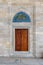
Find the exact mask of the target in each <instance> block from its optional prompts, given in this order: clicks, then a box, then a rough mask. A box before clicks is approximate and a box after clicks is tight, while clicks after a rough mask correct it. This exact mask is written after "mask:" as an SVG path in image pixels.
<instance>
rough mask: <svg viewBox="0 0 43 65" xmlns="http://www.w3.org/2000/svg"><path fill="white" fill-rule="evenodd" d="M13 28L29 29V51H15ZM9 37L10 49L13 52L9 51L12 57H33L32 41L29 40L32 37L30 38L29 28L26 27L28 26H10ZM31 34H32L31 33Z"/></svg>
mask: <svg viewBox="0 0 43 65" xmlns="http://www.w3.org/2000/svg"><path fill="white" fill-rule="evenodd" d="M15 29H29V31H30V32H29V34H30V36H28V37H30V40H29V44H30V47H29V48H30V50H29V51H26V52H24V51H22V52H18V51H15V50H14V49H15V47H14V41H15V39H14V34H15V32H14V31H15ZM11 31H12V32H11V39H12V51H13V53H11V55H13V56H14V57H34V55H33V42H31V40H32V38H31V29H30V28H29V27H28V26H25V27H24V26H21V27H20V26H18V27H17V26H12V29H11ZM32 36H33V35H32Z"/></svg>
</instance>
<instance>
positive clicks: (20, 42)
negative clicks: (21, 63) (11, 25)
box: [15, 29, 28, 51]
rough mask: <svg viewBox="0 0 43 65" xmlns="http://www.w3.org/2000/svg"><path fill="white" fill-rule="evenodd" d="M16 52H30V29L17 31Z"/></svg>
mask: <svg viewBox="0 0 43 65" xmlns="http://www.w3.org/2000/svg"><path fill="white" fill-rule="evenodd" d="M15 51H28V29H15Z"/></svg>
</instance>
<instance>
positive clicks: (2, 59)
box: [0, 57, 43, 65]
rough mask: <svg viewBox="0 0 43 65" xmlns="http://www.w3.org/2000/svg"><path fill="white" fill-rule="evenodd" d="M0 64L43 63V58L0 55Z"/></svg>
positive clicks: (27, 64) (35, 64)
mask: <svg viewBox="0 0 43 65" xmlns="http://www.w3.org/2000/svg"><path fill="white" fill-rule="evenodd" d="M0 65H43V59H38V58H37V59H35V58H15V57H0Z"/></svg>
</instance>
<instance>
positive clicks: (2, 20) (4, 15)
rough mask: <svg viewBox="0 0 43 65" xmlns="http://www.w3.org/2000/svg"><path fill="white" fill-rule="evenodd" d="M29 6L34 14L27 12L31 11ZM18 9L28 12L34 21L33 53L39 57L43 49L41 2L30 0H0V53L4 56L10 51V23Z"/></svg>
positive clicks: (42, 3) (42, 5)
mask: <svg viewBox="0 0 43 65" xmlns="http://www.w3.org/2000/svg"><path fill="white" fill-rule="evenodd" d="M17 8H18V9H19V10H18V9H17ZM29 8H30V9H29ZM31 8H32V9H33V10H34V12H33V11H32V12H33V13H34V14H33V13H32V12H31V13H30V12H28V11H31ZM26 9H28V10H26ZM20 10H23V11H25V12H27V13H28V14H30V15H31V20H32V21H33V20H34V22H35V34H36V35H35V39H33V40H34V49H35V50H34V54H35V56H37V57H39V56H41V53H42V51H43V2H33V1H31V0H30V1H29V0H26V1H24V0H22V1H20V0H17V1H15V0H13V1H12V0H0V55H5V56H6V55H10V53H11V52H12V43H11V42H12V41H11V40H10V38H11V37H10V35H11V34H10V32H11V31H10V30H11V23H12V19H13V16H14V15H15V13H16V12H18V11H20Z"/></svg>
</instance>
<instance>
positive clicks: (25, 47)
mask: <svg viewBox="0 0 43 65" xmlns="http://www.w3.org/2000/svg"><path fill="white" fill-rule="evenodd" d="M21 35H22V41H21V42H22V44H21V50H22V51H28V30H27V29H23V30H21Z"/></svg>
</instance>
